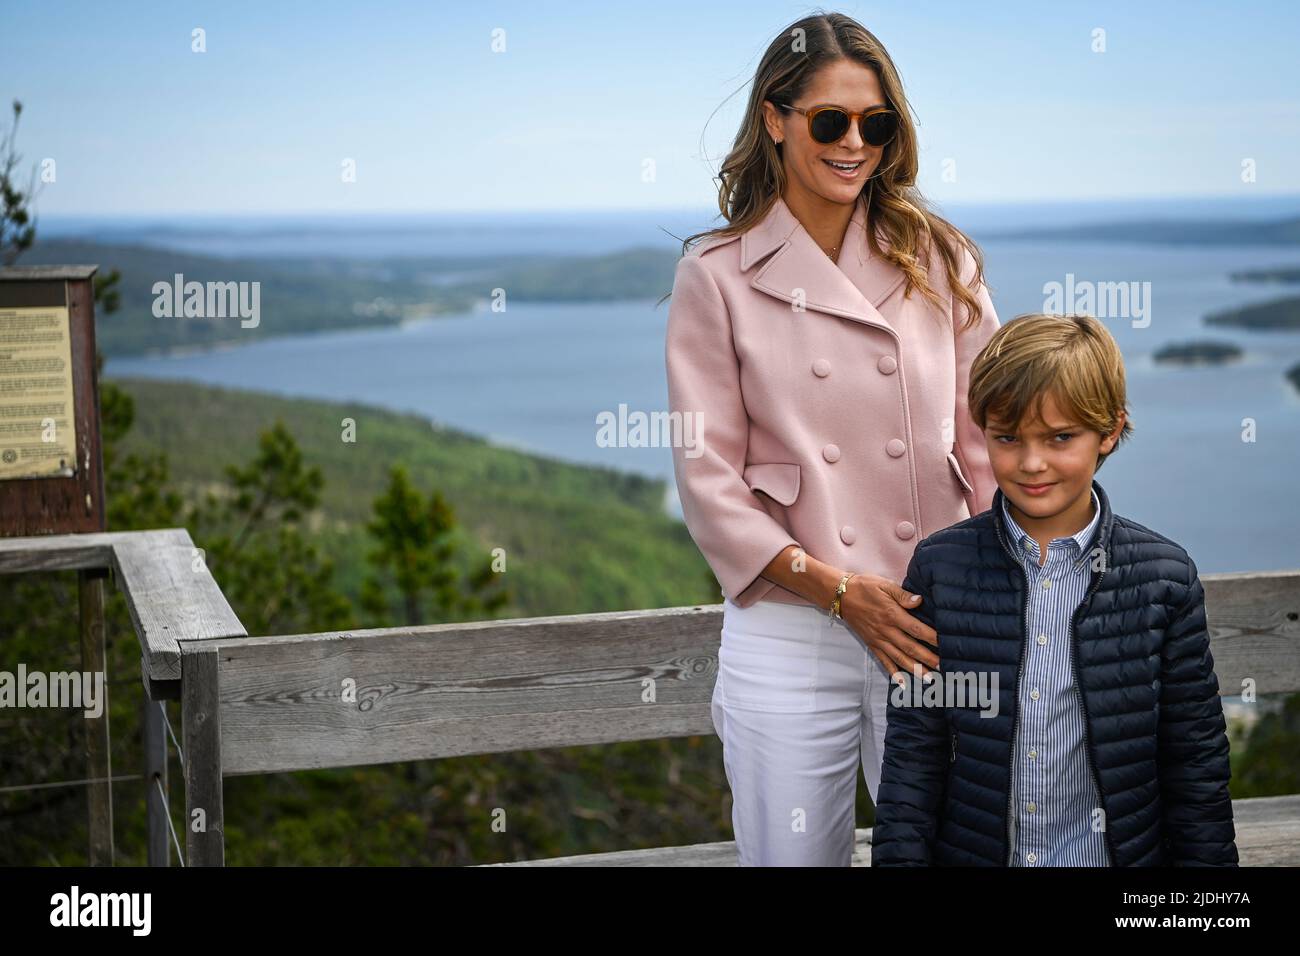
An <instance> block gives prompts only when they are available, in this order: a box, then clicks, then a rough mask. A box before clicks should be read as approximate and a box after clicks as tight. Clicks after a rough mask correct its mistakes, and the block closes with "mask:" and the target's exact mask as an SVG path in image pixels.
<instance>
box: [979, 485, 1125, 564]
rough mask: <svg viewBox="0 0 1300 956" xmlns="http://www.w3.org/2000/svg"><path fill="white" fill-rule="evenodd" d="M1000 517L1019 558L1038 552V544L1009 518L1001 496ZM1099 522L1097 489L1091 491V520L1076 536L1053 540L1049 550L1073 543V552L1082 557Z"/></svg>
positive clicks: (1009, 515) (1004, 499)
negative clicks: (1060, 543)
mask: <svg viewBox="0 0 1300 956" xmlns="http://www.w3.org/2000/svg"><path fill="white" fill-rule="evenodd" d="M1002 517H1003V519H1004V520H1005V526H1006V529H1007V536H1008V537H1009V538H1010V540H1011V547H1012V549H1013V550H1014V551H1015V553H1016V555H1017V556H1018V557H1019V556H1021V555H1024V554H1026V553H1032V554H1037V553H1038V551H1039V548H1038V542H1037V541H1035V540H1034V538H1033V537H1032V536H1031V535H1030V534H1029V533H1028V532H1027V531H1025V529H1024V528H1022V527H1020V525H1019V524H1017V523H1016V519H1015V518H1013V517H1011V511H1010V509H1009V508H1008V507H1007V498H1006V495H1003V496H1002ZM1100 520H1101V502H1100V501H1099V500H1098V499H1097V489H1096V488H1093V489H1092V520H1091V521H1089V522H1088V524H1087V526H1086V527H1084V528H1083V530H1081V531H1079V532H1078V533H1077V534H1072V535H1070V536H1069V537H1067V538H1053V539H1052V540H1051V541H1050V542H1049V543H1048V547H1049V548H1050V547H1051V546H1052V545H1053V544H1055V543H1056V542H1057V541H1067V542H1073V545H1074V548H1075V551H1076V552H1077V553H1078V554H1079V555H1081V556H1082V555H1084V554H1085V553H1086V549H1087V547H1088V542H1089V541H1090V540H1091V539H1092V536H1093V532H1094V531H1096V529H1097V523H1098V522H1099V521H1100Z"/></svg>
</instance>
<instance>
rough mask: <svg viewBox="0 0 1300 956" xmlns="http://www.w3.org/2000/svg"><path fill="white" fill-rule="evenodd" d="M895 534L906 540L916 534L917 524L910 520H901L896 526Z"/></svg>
mask: <svg viewBox="0 0 1300 956" xmlns="http://www.w3.org/2000/svg"><path fill="white" fill-rule="evenodd" d="M894 534H896V535H898V536H899V537H900V538H902V539H903V540H904V541H906V540H907V539H908V538H910V537H911V536H912V535H914V534H916V525H914V524H912V522H910V521H900V522H898V524H896V525H895V526H894Z"/></svg>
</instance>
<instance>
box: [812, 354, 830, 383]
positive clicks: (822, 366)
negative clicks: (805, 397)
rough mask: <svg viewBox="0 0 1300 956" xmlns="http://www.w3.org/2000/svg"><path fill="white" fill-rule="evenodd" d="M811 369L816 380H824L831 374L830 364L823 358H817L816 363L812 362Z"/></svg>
mask: <svg viewBox="0 0 1300 956" xmlns="http://www.w3.org/2000/svg"><path fill="white" fill-rule="evenodd" d="M812 368H813V374H814V375H816V376H817V377H818V378H825V377H826V376H827V375H829V374H831V363H830V362H829V361H827V360H826V359H824V358H819V359H818V360H817V361H815V362H813V366H812Z"/></svg>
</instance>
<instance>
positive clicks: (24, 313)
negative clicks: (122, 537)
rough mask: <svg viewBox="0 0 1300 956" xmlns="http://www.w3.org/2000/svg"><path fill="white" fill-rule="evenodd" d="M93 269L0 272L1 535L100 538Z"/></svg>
mask: <svg viewBox="0 0 1300 956" xmlns="http://www.w3.org/2000/svg"><path fill="white" fill-rule="evenodd" d="M96 269H97V267H96V266H9V267H5V268H0V536H3V537H12V536H22V535H34V534H69V533H77V532H86V531H103V530H105V521H104V510H105V509H104V465H103V453H102V446H101V445H100V437H99V383H98V381H97V380H96V373H95V293H94V286H93V277H94V275H95V271H96Z"/></svg>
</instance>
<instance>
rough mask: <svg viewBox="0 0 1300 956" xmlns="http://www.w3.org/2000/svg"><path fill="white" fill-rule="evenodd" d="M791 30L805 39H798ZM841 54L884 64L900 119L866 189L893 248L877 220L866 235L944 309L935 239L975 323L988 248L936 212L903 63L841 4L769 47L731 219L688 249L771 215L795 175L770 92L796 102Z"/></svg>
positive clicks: (722, 179)
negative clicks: (788, 166) (920, 171)
mask: <svg viewBox="0 0 1300 956" xmlns="http://www.w3.org/2000/svg"><path fill="white" fill-rule="evenodd" d="M792 38H797V39H800V40H801V41H802V42H800V43H795V42H793V40H792ZM842 59H850V60H853V61H855V62H857V63H861V64H862V65H863V66H866V67H869V68H870V69H871V70H873V71H874V72H875V74H876V76H877V78H878V79H879V81H880V88H881V90H882V91H883V92H884V94H885V103H886V105H887V106H888V107H889V108H890V109H892V110H894V111H895V112H896V113H897V114H898V119H899V123H898V133H897V135H896V136H895V137H894V138H893V140H892V141H891V142H890V143H889V144H888V145H887V146H885V151H884V153H883V154H882V156H881V158H880V165H879V166H878V167H877V169H876V172H874V173H873V174H872V176H871V179H870V182H869V184H868V187H867V188H864V190H863V192H864V194H865V198H866V203H867V204H868V205H867V219H868V222H869V223H871V224H874V225H875V226H877V227H879V228H880V229H881V230H882V231H883V232H884V234H885V237H886V238H887V240H888V242H889V248H888V249H884V250H882V249H881V248H880V246H879V244H878V242H877V239H876V230H875V229H874V228H869V229H868V230H867V238H868V241H869V242H870V244H871V250H872V252H873V253H875V254H876V255H878V256H881V257H883V258H885V259H886V260H888V261H889V262H892V263H893V264H894V265H896V266H898V268H899V269H900V270H902V272H903V274H904V276H905V277H906V279H907V282H906V285H905V287H904V291H903V294H904V296H907V295H910V294H911V292H912V290H913V289H919V290H920V292H921V294H922V295H924V296H925V297H926V298H927V299H929V300H930V301H932V302H933V303H934V304H935V305H936V306H938V307H940V308H942V303H941V301H940V299H939V296H938V294H937V293H936V292H935V291H934V289H932V288H931V286H930V284H929V282H928V281H927V278H926V276H927V271H928V269H929V263H928V262H927V261H926V260H927V259H928V253H927V249H928V247H929V243H930V240H933V241H934V245H935V247H936V248H937V249H938V251H939V255H940V258H942V260H943V266H944V269H945V271H946V272H947V276H948V287H949V288H950V289H952V290H953V293H954V295H956V297H957V298H958V300H959V301H961V302H962V303H963V304H964V305H965V307H966V308H965V312H966V322H965V324H963V325H962V329H967V328H970V327H971V326H972V325H975V324H976V323H978V322H979V320H980V315H981V309H980V305H979V300H978V299H977V298H976V295H975V290H976V289H978V288H979V283H980V282H982V281H983V278H984V256H983V254H982V253H981V252H980V249H979V247H978V246H977V245H975V243H974V242H973V241H972V240H971V239H970V238H969V237H967V236H966V235H965V234H964V233H963V232H962V231H961V230H960V229H958V228H957V227H956V226H954V225H953V224H952V223H950V222H948V221H947V220H946V219H944V218H943V217H941V216H939V215H938V214H937V213H935V212H933V211H932V210H931V209H930V208H929V204H928V203H927V202H926V200H925V198H924V197H923V196H922V195H921V193H920V191H919V190H918V189H917V187H916V172H917V166H918V157H917V143H916V128H915V126H914V125H913V121H912V113H911V107H910V106H909V105H908V103H907V97H906V96H905V95H904V93H903V82H902V80H901V79H900V78H899V75H898V70H897V69H896V68H895V67H894V61H893V60H891V59H890V57H889V54H888V53H887V52H886V50H885V47H884V44H882V43H881V42H880V41H879V40H878V39H876V37H875V36H874V35H872V33H871V32H870V31H869V30H867V29H866V28H865V27H863V26H862V24H860V23H858V22H857V21H856V20H854V19H853V18H852V17H847V16H845V15H843V14H840V13H823V14H816V15H813V16H809V17H805V18H803V19H802V20H797V21H795V22H794V23H792V24H790V26H788V27H787V28H786V29H785V30H784V31H782V32H781V34H780V35H779V36H777V37H776V39H774V40H773V41H772V43H771V45H770V46H768V48H767V51H766V52H765V53H764V54H763V59H762V61H761V62H760V63H759V65H758V70H757V71H756V73H755V75H754V81H753V88H752V90H751V92H750V98H749V106H748V108H747V109H746V111H745V117H744V120H743V121H742V123H741V126H740V131H739V132H738V133H737V134H736V140H735V143H734V144H733V145H732V147H731V152H730V153H729V154H728V155H727V158H726V160H725V161H724V162H723V164H722V170H721V172H720V173H719V175H718V176H717V177H716V178H717V181H718V183H719V186H718V208H719V209H720V210H721V212H722V216H723V218H724V219H726V220H727V225H725V226H720V227H718V228H717V229H709V230H706V231H704V232H699V233H695V234H694V235H692V236H688V237H687V238H686V239H684V240H682V254H683V255H685V254H686V253H687V252H688V251H689V250H690V247H691V245H692V243H695V242H699V241H703V240H704V239H708V238H711V237H715V236H716V237H726V236H735V235H739V234H740V233H743V232H745V231H747V230H748V229H750V228H751V227H752V226H754V225H755V224H756V223H758V222H759V221H760V220H762V219H763V217H764V216H766V215H767V213H768V211H769V210H770V209H771V208H772V205H773V203H775V202H776V199H777V197H778V196H781V195H783V194H784V192H785V186H786V177H785V167H784V165H783V164H782V161H781V147H780V146H778V145H777V144H775V143H773V142H772V139H771V137H769V136H767V135H766V131H765V130H766V128H765V126H764V123H763V101H764V100H771V101H772V102H773V103H777V104H791V103H793V102H795V101H796V100H797V99H799V97H800V96H802V95H803V93H804V92H805V90H806V89H807V87H808V86H809V84H810V83H811V81H812V79H813V77H814V76H816V74H817V71H818V70H820V69H822V68H823V67H825V66H827V65H829V64H831V63H835V62H837V61H839V60H842ZM963 247H964V248H965V249H967V250H968V251H969V252H970V254H971V256H972V258H973V259H974V260H975V276H974V279H973V280H972V282H971V284H970V286H969V287H967V286H966V285H965V284H963V283H962V282H961V276H960V270H961V262H962V256H961V249H962V248H963ZM665 298H667V296H665ZM660 301H661V302H662V301H663V300H662V299H661V300H660Z"/></svg>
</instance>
